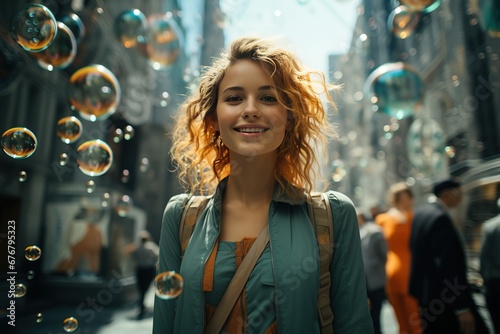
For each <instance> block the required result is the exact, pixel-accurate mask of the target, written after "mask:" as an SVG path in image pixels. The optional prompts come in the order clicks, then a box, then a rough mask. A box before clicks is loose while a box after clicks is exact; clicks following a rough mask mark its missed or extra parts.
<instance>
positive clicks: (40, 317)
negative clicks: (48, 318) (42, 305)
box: [36, 313, 43, 323]
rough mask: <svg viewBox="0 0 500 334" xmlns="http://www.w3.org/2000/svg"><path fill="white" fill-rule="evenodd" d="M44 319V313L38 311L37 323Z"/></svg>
mask: <svg viewBox="0 0 500 334" xmlns="http://www.w3.org/2000/svg"><path fill="white" fill-rule="evenodd" d="M42 321H43V314H42V313H38V314H37V315H36V322H37V323H41V322H42Z"/></svg>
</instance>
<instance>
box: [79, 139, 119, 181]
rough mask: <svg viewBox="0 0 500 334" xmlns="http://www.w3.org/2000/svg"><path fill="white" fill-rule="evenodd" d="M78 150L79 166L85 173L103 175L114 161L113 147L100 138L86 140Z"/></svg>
mask: <svg viewBox="0 0 500 334" xmlns="http://www.w3.org/2000/svg"><path fill="white" fill-rule="evenodd" d="M77 152H78V159H77V163H78V167H79V168H80V170H81V171H82V173H83V174H85V175H89V176H99V175H102V174H104V173H106V172H107V171H108V170H109V168H110V167H111V163H112V162H113V152H112V151H111V148H110V147H109V146H108V144H106V143H105V142H103V141H102V140H100V139H96V140H89V141H86V142H85V143H83V144H81V145H80V146H79V147H78V149H77Z"/></svg>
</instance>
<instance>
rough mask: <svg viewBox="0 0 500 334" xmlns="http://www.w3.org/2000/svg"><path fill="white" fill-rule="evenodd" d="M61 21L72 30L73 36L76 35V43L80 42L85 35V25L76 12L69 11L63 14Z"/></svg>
mask: <svg viewBox="0 0 500 334" xmlns="http://www.w3.org/2000/svg"><path fill="white" fill-rule="evenodd" d="M59 22H62V23H64V24H65V25H66V26H67V27H68V28H69V29H70V30H71V32H72V33H73V36H75V40H76V43H79V42H80V40H81V39H82V38H83V36H85V26H84V25H83V22H82V20H81V19H80V17H79V16H78V15H76V14H75V13H68V14H65V15H63V16H61V18H60V19H59Z"/></svg>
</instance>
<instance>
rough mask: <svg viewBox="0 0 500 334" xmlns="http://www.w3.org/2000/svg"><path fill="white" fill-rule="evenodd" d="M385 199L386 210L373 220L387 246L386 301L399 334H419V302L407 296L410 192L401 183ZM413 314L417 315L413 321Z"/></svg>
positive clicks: (411, 194) (394, 185)
mask: <svg viewBox="0 0 500 334" xmlns="http://www.w3.org/2000/svg"><path fill="white" fill-rule="evenodd" d="M388 197H389V198H388V199H389V204H390V208H389V210H387V212H385V213H381V214H379V215H377V218H376V219H375V221H376V222H377V224H378V225H380V226H381V227H382V229H383V231H384V235H385V238H386V240H387V244H388V247H389V250H388V254H387V264H386V272H387V285H386V292H387V299H388V300H389V302H390V303H391V305H392V307H393V308H394V312H395V313H396V318H397V320H398V324H399V333H421V331H420V329H421V327H420V321H419V318H418V302H417V300H416V299H415V298H413V297H412V296H411V295H410V294H409V293H408V281H409V278H410V262H411V254H410V233H411V224H412V219H413V192H412V191H411V189H410V188H409V187H408V186H407V185H406V184H405V183H404V182H398V183H395V184H393V185H392V186H391V187H390V188H389V190H388ZM412 314H416V315H417V316H416V317H413V318H412Z"/></svg>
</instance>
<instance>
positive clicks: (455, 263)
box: [410, 178, 488, 334]
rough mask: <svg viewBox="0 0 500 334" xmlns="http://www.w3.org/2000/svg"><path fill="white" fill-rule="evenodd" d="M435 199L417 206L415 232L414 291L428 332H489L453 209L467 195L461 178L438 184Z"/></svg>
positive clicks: (477, 333)
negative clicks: (469, 277) (471, 281)
mask: <svg viewBox="0 0 500 334" xmlns="http://www.w3.org/2000/svg"><path fill="white" fill-rule="evenodd" d="M433 193H434V195H435V196H436V201H435V202H434V203H427V204H425V205H423V206H422V207H420V208H418V209H417V210H416V211H415V215H414V217H413V226H412V234H411V252H412V261H411V263H412V267H411V274H410V293H411V294H412V295H413V296H415V297H416V298H417V299H418V301H419V304H420V318H421V323H422V329H423V333H436V334H438V333H439V334H442V333H447V334H455V333H456V334H458V333H461V334H474V333H476V334H480V333H481V334H482V333H488V330H487V328H486V326H485V324H484V321H483V320H482V318H481V317H480V316H479V313H478V312H477V307H476V305H475V304H474V300H473V299H472V293H471V290H470V287H469V283H468V282H467V265H466V258H465V250H464V246H463V242H462V239H461V236H460V233H459V231H458V230H457V228H456V227H455V225H454V223H453V220H452V218H451V216H450V214H449V209H451V208H455V207H458V206H459V205H460V202H461V200H462V190H461V184H460V182H459V181H458V180H456V179H452V178H451V179H447V180H444V181H441V182H438V183H437V184H435V185H434V187H433Z"/></svg>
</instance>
